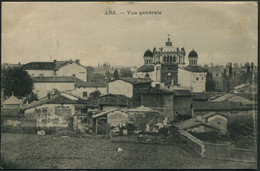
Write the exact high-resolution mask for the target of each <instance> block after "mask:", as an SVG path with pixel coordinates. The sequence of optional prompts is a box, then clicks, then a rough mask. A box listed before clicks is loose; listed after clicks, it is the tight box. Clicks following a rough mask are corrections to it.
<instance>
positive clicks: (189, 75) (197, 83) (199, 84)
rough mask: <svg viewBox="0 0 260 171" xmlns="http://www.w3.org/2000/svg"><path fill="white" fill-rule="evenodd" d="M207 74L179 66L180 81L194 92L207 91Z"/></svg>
mask: <svg viewBox="0 0 260 171" xmlns="http://www.w3.org/2000/svg"><path fill="white" fill-rule="evenodd" d="M206 75H207V73H205V72H190V71H186V70H184V69H181V68H178V83H179V84H180V85H181V86H182V87H184V88H187V89H189V90H191V91H192V92H205V91H206ZM197 79H198V80H197Z"/></svg>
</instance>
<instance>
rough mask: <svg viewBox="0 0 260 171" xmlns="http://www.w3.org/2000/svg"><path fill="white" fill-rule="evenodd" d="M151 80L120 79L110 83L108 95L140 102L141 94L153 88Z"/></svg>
mask: <svg viewBox="0 0 260 171" xmlns="http://www.w3.org/2000/svg"><path fill="white" fill-rule="evenodd" d="M151 82H152V80H151V79H150V78H130V77H126V78H119V79H117V80H112V81H110V82H109V83H108V93H110V94H121V95H125V96H127V97H129V98H132V99H134V100H136V101H140V96H141V92H143V91H144V90H146V89H148V88H149V87H151Z"/></svg>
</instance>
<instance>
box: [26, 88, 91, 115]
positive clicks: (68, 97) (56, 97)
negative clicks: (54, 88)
mask: <svg viewBox="0 0 260 171" xmlns="http://www.w3.org/2000/svg"><path fill="white" fill-rule="evenodd" d="M86 102H87V100H86V99H85V98H82V97H79V96H76V95H73V94H71V93H68V92H64V91H58V92H56V93H53V94H50V98H48V96H45V97H43V98H41V99H39V100H38V101H36V102H34V103H30V104H27V105H25V106H24V107H23V109H24V110H27V109H30V108H34V107H37V106H41V105H43V104H86Z"/></svg>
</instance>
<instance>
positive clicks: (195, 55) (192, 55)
mask: <svg viewBox="0 0 260 171" xmlns="http://www.w3.org/2000/svg"><path fill="white" fill-rule="evenodd" d="M188 57H193V58H194V57H195V58H197V57H198V54H197V52H196V51H195V50H192V51H191V52H190V53H189V56H188Z"/></svg>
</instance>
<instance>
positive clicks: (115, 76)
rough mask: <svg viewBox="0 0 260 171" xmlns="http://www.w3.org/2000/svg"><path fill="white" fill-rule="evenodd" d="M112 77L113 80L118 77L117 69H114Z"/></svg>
mask: <svg viewBox="0 0 260 171" xmlns="http://www.w3.org/2000/svg"><path fill="white" fill-rule="evenodd" d="M114 78H115V80H116V79H118V71H117V69H116V70H115V71H114Z"/></svg>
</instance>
